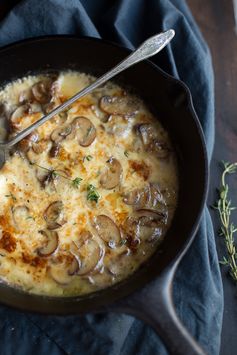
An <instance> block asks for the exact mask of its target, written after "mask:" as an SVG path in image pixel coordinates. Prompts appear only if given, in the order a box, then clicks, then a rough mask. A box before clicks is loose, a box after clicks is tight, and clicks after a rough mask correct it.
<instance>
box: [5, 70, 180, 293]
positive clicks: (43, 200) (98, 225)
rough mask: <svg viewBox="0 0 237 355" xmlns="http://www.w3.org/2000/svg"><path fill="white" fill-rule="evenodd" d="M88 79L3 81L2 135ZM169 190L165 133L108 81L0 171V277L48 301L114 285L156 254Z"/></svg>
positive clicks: (173, 180) (169, 210)
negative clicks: (7, 82) (42, 296)
mask: <svg viewBox="0 0 237 355" xmlns="http://www.w3.org/2000/svg"><path fill="white" fill-rule="evenodd" d="M93 80H95V78H93V77H91V76H88V75H85V74H81V73H77V72H61V73H60V74H59V75H58V77H56V78H51V77H49V76H43V75H41V76H29V77H25V78H23V79H20V80H17V81H15V82H13V83H11V84H9V85H7V86H6V87H5V88H4V89H3V90H2V91H1V92H0V102H1V103H2V104H3V110H2V121H3V119H4V118H5V119H6V120H7V122H8V123H9V127H10V133H9V134H8V136H9V137H10V136H11V135H14V134H15V133H16V132H19V131H20V130H22V129H23V128H25V127H27V126H28V125H29V124H31V123H32V122H34V121H35V120H38V119H39V118H40V117H41V116H42V115H43V114H44V112H49V111H50V110H52V109H53V108H54V107H56V106H57V105H59V104H60V103H62V102H63V101H65V100H66V99H67V98H69V97H70V96H72V95H73V94H75V93H76V92H77V91H79V90H81V89H82V88H83V87H85V86H87V85H88V84H89V83H91V82H92V81H93ZM0 133H1V134H2V135H3V136H7V133H6V131H4V128H2V131H1V132H0ZM177 193H178V178H177V166H176V158H175V153H174V151H173V147H172V145H171V142H170V139H169V137H168V134H167V132H166V131H165V130H164V128H163V127H162V126H161V124H160V123H159V121H158V120H157V118H155V117H154V116H153V115H152V114H151V112H149V110H148V108H147V107H146V106H145V104H144V103H143V102H142V101H141V100H140V99H138V98H137V97H134V96H132V95H131V94H129V93H127V92H125V91H124V90H123V89H122V88H121V87H118V86H117V85H115V84H113V83H108V84H107V85H105V86H103V87H102V88H99V89H97V90H95V91H94V92H93V93H92V94H91V95H87V96H86V97H85V98H82V99H80V100H78V101H77V102H75V103H74V104H73V105H71V107H70V108H69V110H67V111H66V112H64V113H63V114H60V115H57V116H55V117H54V118H53V119H51V120H50V121H49V122H46V123H45V124H44V125H42V126H41V127H39V128H38V129H37V131H36V132H34V134H32V135H31V136H30V137H28V138H26V139H24V140H23V141H22V142H20V144H19V145H18V147H17V148H16V149H15V150H14V151H13V152H12V155H11V157H10V158H9V160H7V162H6V164H5V165H4V167H3V168H2V169H1V171H0V199H1V204H0V278H1V280H2V282H7V283H9V284H10V285H12V286H16V287H20V288H22V289H23V290H25V291H29V292H32V293H37V294H45V295H51V296H52V295H55V296H60V295H65V296H70V295H81V294H87V293H90V292H94V291H96V290H98V289H101V288H105V287H108V286H110V285H112V284H114V283H117V282H118V281H120V280H122V279H125V278H127V277H128V276H129V275H130V274H132V273H133V272H134V271H135V270H136V269H137V268H138V267H139V266H140V265H141V264H142V263H143V262H144V261H146V260H147V258H149V256H151V254H152V253H154V251H155V250H156V249H157V247H158V245H159V243H160V242H161V241H162V239H163V237H164V235H165V233H166V231H167V229H168V228H169V226H170V223H171V221H172V218H173V214H174V211H175V208H176V203H177Z"/></svg>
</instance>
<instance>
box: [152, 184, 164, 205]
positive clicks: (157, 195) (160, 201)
mask: <svg viewBox="0 0 237 355" xmlns="http://www.w3.org/2000/svg"><path fill="white" fill-rule="evenodd" d="M150 191H151V199H150V203H149V205H150V207H153V208H154V207H157V206H160V205H166V201H165V198H164V194H163V193H162V192H161V190H160V187H159V185H158V184H155V183H153V184H150Z"/></svg>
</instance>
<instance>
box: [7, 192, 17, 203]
mask: <svg viewBox="0 0 237 355" xmlns="http://www.w3.org/2000/svg"><path fill="white" fill-rule="evenodd" d="M5 197H11V198H12V199H13V201H16V197H15V196H14V195H13V193H12V192H10V194H9V195H5Z"/></svg>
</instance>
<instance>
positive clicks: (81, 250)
mask: <svg viewBox="0 0 237 355" xmlns="http://www.w3.org/2000/svg"><path fill="white" fill-rule="evenodd" d="M71 252H72V253H73V254H74V255H76V256H77V259H78V261H79V270H78V272H77V274H78V275H86V274H88V273H91V272H92V271H94V270H95V269H97V267H98V266H99V265H100V262H101V260H102V258H103V255H104V251H103V248H102V246H101V245H100V243H99V242H98V241H97V240H96V239H93V236H92V234H91V232H89V231H83V232H82V233H81V234H80V235H79V237H78V239H77V241H76V242H73V244H72V245H71Z"/></svg>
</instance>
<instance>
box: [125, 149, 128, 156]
mask: <svg viewBox="0 0 237 355" xmlns="http://www.w3.org/2000/svg"><path fill="white" fill-rule="evenodd" d="M124 155H125V157H127V158H128V151H127V150H125V151H124Z"/></svg>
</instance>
